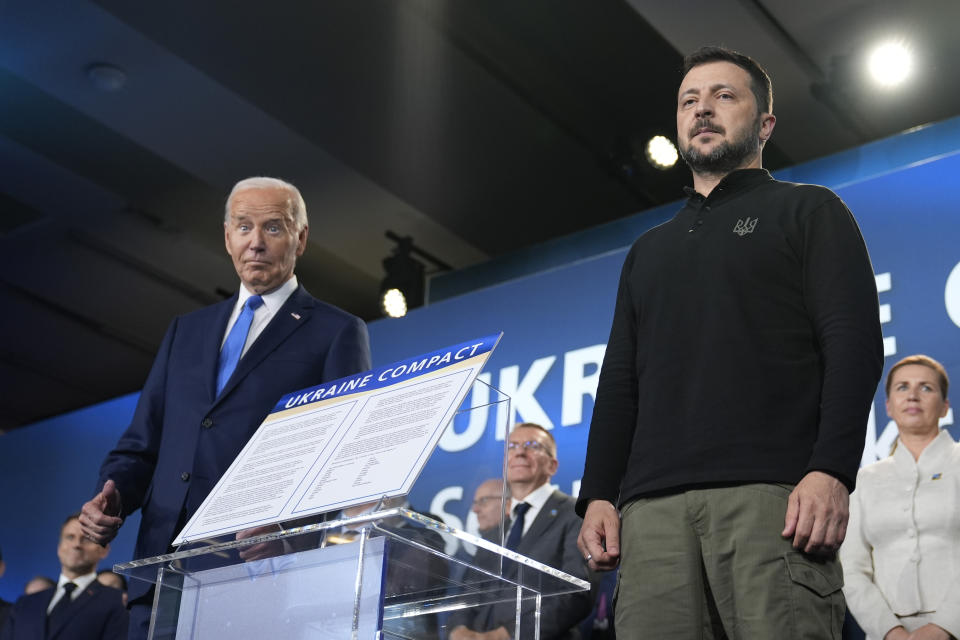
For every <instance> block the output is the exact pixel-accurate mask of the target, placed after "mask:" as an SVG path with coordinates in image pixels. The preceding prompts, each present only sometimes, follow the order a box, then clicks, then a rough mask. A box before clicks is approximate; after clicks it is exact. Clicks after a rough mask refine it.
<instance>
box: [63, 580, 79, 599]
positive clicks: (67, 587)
mask: <svg viewBox="0 0 960 640" xmlns="http://www.w3.org/2000/svg"><path fill="white" fill-rule="evenodd" d="M76 588H77V583H75V582H65V583H64V584H63V593H64V596H63V597H64V598H69V597H70V596H71V594H73V590H74V589H76Z"/></svg>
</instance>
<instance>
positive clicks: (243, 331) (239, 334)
mask: <svg viewBox="0 0 960 640" xmlns="http://www.w3.org/2000/svg"><path fill="white" fill-rule="evenodd" d="M262 304H263V298H261V297H260V296H250V297H249V298H247V301H246V303H244V305H243V309H242V310H241V311H240V316H239V317H238V318H237V321H236V322H235V323H233V328H232V329H230V334H229V335H228V336H227V339H226V341H225V342H224V343H223V348H222V349H220V367H219V369H218V370H217V395H218V396H219V395H220V392H221V391H223V388H224V387H225V386H226V385H227V380H229V379H230V376H232V375H233V370H234V369H236V368H237V363H238V362H240V354H241V353H243V345H244V344H246V342H247V333H248V332H249V331H250V323H252V322H253V312H254V311H256V310H257V307H259V306H260V305H262Z"/></svg>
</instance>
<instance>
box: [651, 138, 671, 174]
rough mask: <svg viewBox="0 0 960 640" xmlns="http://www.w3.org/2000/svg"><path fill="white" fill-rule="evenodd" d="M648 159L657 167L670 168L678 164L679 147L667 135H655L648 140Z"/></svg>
mask: <svg viewBox="0 0 960 640" xmlns="http://www.w3.org/2000/svg"><path fill="white" fill-rule="evenodd" d="M646 155H647V160H648V161H649V162H650V164H652V165H653V166H655V167H656V168H657V169H669V168H670V167H672V166H673V165H675V164H677V158H678V157H679V155H678V154H677V147H676V146H674V144H673V142H671V141H670V139H669V138H667V137H666V136H653V137H652V138H650V141H649V142H647V149H646Z"/></svg>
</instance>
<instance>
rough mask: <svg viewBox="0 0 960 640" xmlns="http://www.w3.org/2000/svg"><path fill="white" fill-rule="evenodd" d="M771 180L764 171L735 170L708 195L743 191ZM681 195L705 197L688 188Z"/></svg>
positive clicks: (771, 177) (768, 174)
mask: <svg viewBox="0 0 960 640" xmlns="http://www.w3.org/2000/svg"><path fill="white" fill-rule="evenodd" d="M771 180H773V176H771V175H770V172H769V171H767V170H766V169H737V170H735V171H731V172H730V173H728V174H727V175H725V176H724V177H723V179H722V180H721V181H720V182H719V183H717V186H716V187H714V188H713V191H712V192H710V195H713V194H715V193H719V192H722V191H727V192H730V191H735V190H740V189H745V188H747V187H752V186H755V185H758V184H761V183H763V182H769V181H771ZM683 193H684V194H686V196H687V197H688V198H699V199H704V198H705V196H703V195H702V194H700V193H699V192H697V191H696V190H695V189H694V188H693V187H689V186H688V187H684V188H683Z"/></svg>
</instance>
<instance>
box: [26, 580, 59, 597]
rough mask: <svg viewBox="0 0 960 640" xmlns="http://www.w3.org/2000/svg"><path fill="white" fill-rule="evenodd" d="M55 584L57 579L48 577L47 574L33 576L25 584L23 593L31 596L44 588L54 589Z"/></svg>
mask: <svg viewBox="0 0 960 640" xmlns="http://www.w3.org/2000/svg"><path fill="white" fill-rule="evenodd" d="M55 586H57V581H56V580H53V579H52V578H48V577H47V576H33V577H32V578H30V579H29V580H27V584H25V585H23V595H25V596H29V595H30V594H33V593H36V592H38V591H43V590H44V589H52V588H53V587H55Z"/></svg>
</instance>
